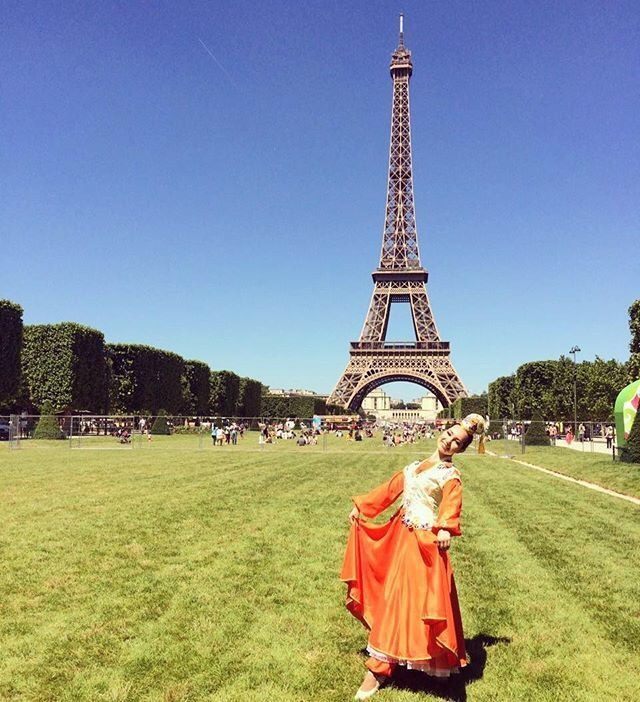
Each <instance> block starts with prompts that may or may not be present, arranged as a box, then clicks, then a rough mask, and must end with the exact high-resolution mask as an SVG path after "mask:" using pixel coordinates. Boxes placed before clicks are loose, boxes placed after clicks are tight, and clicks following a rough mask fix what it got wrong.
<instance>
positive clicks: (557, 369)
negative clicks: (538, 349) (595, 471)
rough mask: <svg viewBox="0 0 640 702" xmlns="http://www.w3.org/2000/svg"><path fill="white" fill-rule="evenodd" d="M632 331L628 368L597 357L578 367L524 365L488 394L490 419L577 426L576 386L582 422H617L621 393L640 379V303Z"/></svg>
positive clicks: (564, 361) (633, 310)
mask: <svg viewBox="0 0 640 702" xmlns="http://www.w3.org/2000/svg"><path fill="white" fill-rule="evenodd" d="M629 328H630V331H631V341H630V344H629V350H630V352H631V355H630V357H629V360H628V361H627V362H625V363H623V362H620V361H616V360H615V359H611V360H604V359H602V358H599V357H598V356H596V358H595V360H594V361H582V362H581V363H576V364H574V362H573V360H571V359H570V358H567V357H566V356H560V358H559V359H557V360H548V361H531V362H529V363H523V364H522V365H521V366H520V367H519V368H518V369H517V370H516V372H515V373H513V374H512V375H506V376H502V377H500V378H496V380H494V381H493V382H492V383H489V389H488V397H487V400H488V411H489V414H490V416H491V417H492V418H494V419H502V418H508V419H509V418H510V419H531V418H532V416H533V413H534V411H535V412H538V413H539V414H540V415H541V416H542V417H543V418H544V419H555V420H561V421H573V416H574V381H575V389H576V393H575V394H576V399H577V403H576V405H577V408H576V409H577V412H576V414H577V417H578V419H579V420H592V421H602V422H607V421H612V420H613V405H614V403H615V400H616V397H617V396H618V393H619V392H620V391H621V390H622V388H623V387H625V386H626V385H628V384H629V383H630V382H632V381H633V380H637V379H638V377H640V300H636V301H635V302H633V304H632V305H631V306H630V307H629Z"/></svg>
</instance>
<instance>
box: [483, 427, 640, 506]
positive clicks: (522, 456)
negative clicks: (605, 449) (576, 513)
mask: <svg viewBox="0 0 640 702" xmlns="http://www.w3.org/2000/svg"><path fill="white" fill-rule="evenodd" d="M487 448H488V450H490V451H492V452H494V453H496V454H498V455H505V454H506V455H510V456H513V457H514V458H515V459H517V460H520V461H526V462H527V463H533V464H534V465H537V466H542V468H548V469H549V470H554V471H556V472H558V473H562V474H564V475H569V476H571V477H572V478H578V479H579V480H587V481H589V482H591V483H595V484H596V485H601V486H602V487H606V488H609V489H610V490H616V491H617V492H621V493H623V494H625V495H631V496H633V497H640V465H639V464H637V463H621V462H619V461H615V462H614V461H613V460H612V458H611V455H610V454H606V453H591V451H588V450H587V451H576V450H575V449H569V448H564V447H561V446H527V447H526V449H525V452H524V453H521V451H520V444H519V443H517V442H514V441H492V442H490V443H489V444H488V447H487Z"/></svg>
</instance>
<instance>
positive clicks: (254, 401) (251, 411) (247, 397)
mask: <svg viewBox="0 0 640 702" xmlns="http://www.w3.org/2000/svg"><path fill="white" fill-rule="evenodd" d="M262 392H263V386H262V383H261V382H260V381H258V380H253V378H240V384H239V388H238V404H237V407H236V414H237V415H238V416H239V417H259V416H260V402H261V399H262Z"/></svg>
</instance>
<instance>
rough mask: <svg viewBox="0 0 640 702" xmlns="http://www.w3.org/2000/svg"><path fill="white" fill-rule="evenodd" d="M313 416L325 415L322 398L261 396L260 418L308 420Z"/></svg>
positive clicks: (325, 410) (325, 407) (325, 404)
mask: <svg viewBox="0 0 640 702" xmlns="http://www.w3.org/2000/svg"><path fill="white" fill-rule="evenodd" d="M314 414H327V403H326V402H325V400H323V399H322V398H318V397H313V396H307V395H304V396H294V397H284V396H282V395H263V396H262V406H261V408H260V416H261V417H274V418H283V417H299V418H300V419H310V418H311V417H313V415H314Z"/></svg>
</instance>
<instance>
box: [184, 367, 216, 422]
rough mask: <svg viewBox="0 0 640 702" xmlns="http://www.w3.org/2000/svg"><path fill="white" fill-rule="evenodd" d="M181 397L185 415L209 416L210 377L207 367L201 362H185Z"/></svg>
mask: <svg viewBox="0 0 640 702" xmlns="http://www.w3.org/2000/svg"><path fill="white" fill-rule="evenodd" d="M184 365H185V379H184V381H185V382H183V396H184V398H185V405H184V411H185V412H187V414H192V415H196V416H203V415H206V414H209V404H210V396H209V395H210V389H209V384H210V376H211V371H210V370H209V366H208V365H207V364H206V363H203V362H202V361H185V364H184Z"/></svg>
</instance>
